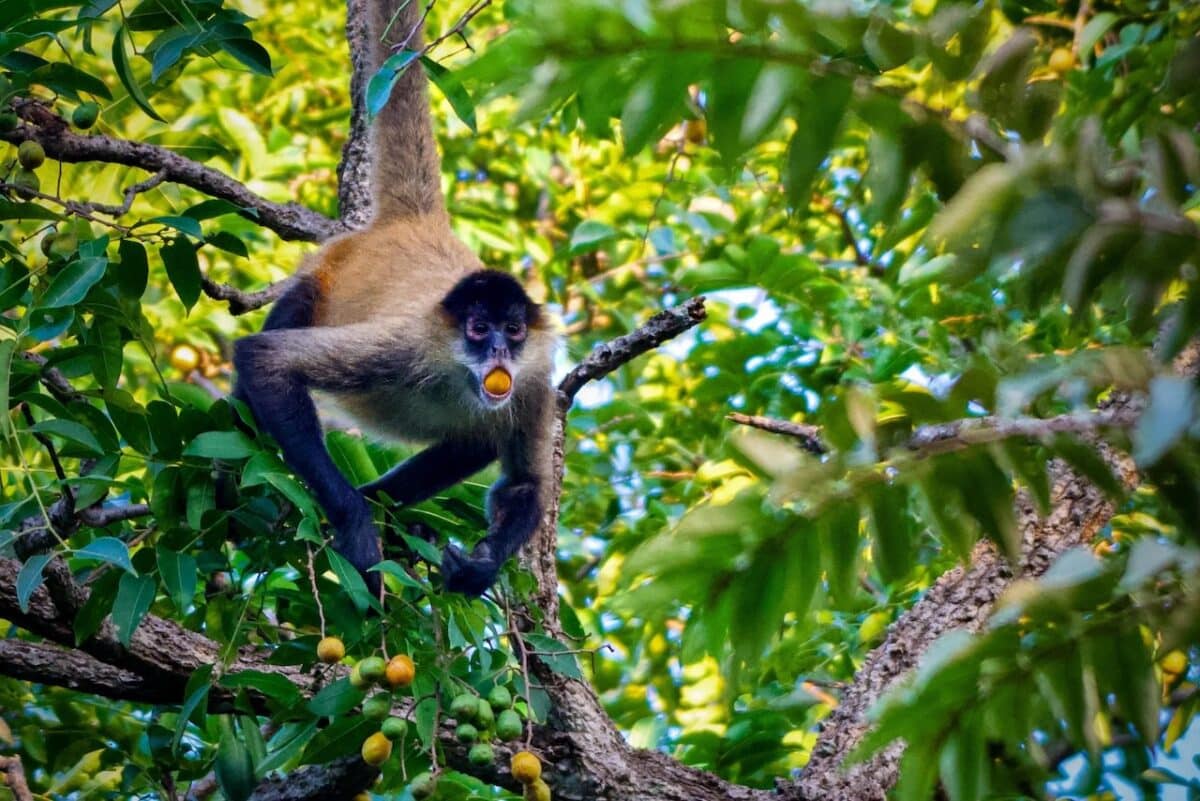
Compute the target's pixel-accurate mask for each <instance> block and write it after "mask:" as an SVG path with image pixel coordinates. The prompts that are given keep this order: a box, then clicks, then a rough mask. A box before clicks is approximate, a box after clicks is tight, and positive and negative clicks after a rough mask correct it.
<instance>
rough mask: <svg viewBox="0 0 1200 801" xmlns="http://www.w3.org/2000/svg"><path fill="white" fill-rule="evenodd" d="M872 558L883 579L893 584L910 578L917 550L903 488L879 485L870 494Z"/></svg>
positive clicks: (905, 493) (906, 492) (906, 496)
mask: <svg viewBox="0 0 1200 801" xmlns="http://www.w3.org/2000/svg"><path fill="white" fill-rule="evenodd" d="M869 505H870V512H871V528H872V532H873V534H874V538H873V539H872V544H873V547H872V551H871V553H872V556H873V558H874V560H875V566H876V567H877V568H878V569H879V575H880V577H881V578H882V579H883V580H884V581H885V582H887V583H888V584H891V583H893V582H895V581H899V580H900V579H902V578H904V577H905V576H907V575H908V571H909V570H911V569H912V564H913V557H914V555H915V552H916V548H915V547H914V546H913V530H912V525H911V523H910V521H909V519H908V515H907V514H906V510H907V508H908V491H907V489H906V488H905V487H902V486H887V485H880V486H877V487H875V488H874V489H873V490H872V491H871V494H870V502H869Z"/></svg>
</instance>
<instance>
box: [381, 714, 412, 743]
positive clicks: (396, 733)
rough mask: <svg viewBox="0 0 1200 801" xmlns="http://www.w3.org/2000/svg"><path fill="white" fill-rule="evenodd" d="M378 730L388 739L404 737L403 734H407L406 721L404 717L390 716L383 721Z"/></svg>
mask: <svg viewBox="0 0 1200 801" xmlns="http://www.w3.org/2000/svg"><path fill="white" fill-rule="evenodd" d="M379 730H380V731H381V732H383V736H384V737H386V738H388V739H389V740H402V739H404V735H406V734H408V721H407V720H405V719H404V718H399V717H395V716H392V717H390V718H388V719H387V720H385V721H384V722H383V725H382V726H380V727H379Z"/></svg>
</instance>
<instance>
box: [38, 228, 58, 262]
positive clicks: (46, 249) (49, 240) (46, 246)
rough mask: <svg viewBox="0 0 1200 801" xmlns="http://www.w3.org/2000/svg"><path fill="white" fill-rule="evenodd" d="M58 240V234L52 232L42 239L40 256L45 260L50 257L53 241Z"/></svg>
mask: <svg viewBox="0 0 1200 801" xmlns="http://www.w3.org/2000/svg"><path fill="white" fill-rule="evenodd" d="M57 238H58V234H57V233H55V232H54V231H51V232H50V233H48V234H46V235H45V236H43V237H42V243H41V247H42V255H43V256H45V257H46V258H49V257H50V251H51V250H52V249H53V248H54V240H55V239H57Z"/></svg>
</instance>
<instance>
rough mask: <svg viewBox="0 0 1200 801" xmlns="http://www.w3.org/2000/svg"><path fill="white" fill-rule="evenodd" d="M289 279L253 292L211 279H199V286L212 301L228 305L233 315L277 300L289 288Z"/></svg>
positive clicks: (259, 307)
mask: <svg viewBox="0 0 1200 801" xmlns="http://www.w3.org/2000/svg"><path fill="white" fill-rule="evenodd" d="M291 284H292V282H291V280H290V279H285V280H283V281H279V282H277V283H274V284H269V285H267V286H266V287H264V288H262V289H259V290H256V291H254V292H245V291H243V290H241V289H237V288H236V287H232V286H229V285H228V284H218V283H217V282H216V281H213V280H212V279H211V278H202V279H200V286H201V288H203V289H204V294H205V295H208V296H209V297H210V298H212V299H213V300H223V301H227V302H228V303H229V313H230V314H233V315H238V314H245V313H246V312H249V311H254V310H255V309H261V308H262V307H263V306H266V305H267V304H269V303H273V302H274V301H276V300H278V299H279V296H280V295H282V294H283V293H284V292H286V291H287V289H288V287H289V286H291Z"/></svg>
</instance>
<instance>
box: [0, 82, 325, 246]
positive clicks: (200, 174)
mask: <svg viewBox="0 0 1200 801" xmlns="http://www.w3.org/2000/svg"><path fill="white" fill-rule="evenodd" d="M21 114H22V116H23V117H25V119H26V120H32V119H33V118H34V116H35V115H34V113H33V112H32V111H30V110H29V109H28V107H27V106H25V107H22V110H21ZM38 119H39V120H40V119H41V118H38ZM0 139H3V140H4V141H7V142H10V143H12V144H14V145H19V144H21V143H22V142H25V141H30V140H32V141H35V142H39V143H40V144H41V145H42V147H43V148H44V149H45V151H46V155H47V156H49V157H50V158H52V159H56V160H58V161H63V162H67V163H69V164H77V163H80V162H105V163H108V164H124V165H125V166H127V167H137V168H139V169H143V170H147V171H150V172H153V173H155V174H156V175H157V174H159V173H161V174H162V175H163V177H162V179H161V180H159V181H158V182H159V183H161V182H162V181H171V182H172V183H177V184H182V185H184V186H188V187H191V188H192V189H195V190H197V191H199V192H203V193H204V194H206V195H210V196H212V197H216V198H221V199H222V200H228V201H229V202H230V203H233V204H234V205H236V206H238V209H239V213H240V214H241V215H242V216H243V217H246V218H248V219H250V220H253V221H254V222H257V223H258V224H259V225H262V226H264V227H266V228H270V229H271V230H272V231H274V232H275V233H277V234H279V235H280V236H281V237H283V238H284V239H298V240H302V241H307V242H320V241H322V240H325V239H328V238H329V237H331V236H333V235H334V234H336V233H338V232H340V231H341V230H342V226H341V225H340V224H339V223H338V222H337V221H335V220H331V219H329V218H328V217H326V216H324V215H322V214H319V213H318V212H315V211H313V210H312V209H309V208H306V207H304V206H301V205H299V204H298V203H275V202H273V201H270V200H267V199H266V198H264V197H262V196H261V195H258V194H255V193H254V192H251V191H250V190H249V189H247V188H246V186H245V185H244V184H242V183H241V182H239V181H236V180H234V179H233V178H230V177H229V176H228V175H226V174H225V173H223V172H220V171H218V170H214V169H213V168H211V167H207V166H205V165H203V164H201V163H199V162H196V161H192V160H191V159H189V158H186V157H184V156H181V155H179V154H178V153H175V152H173V151H171V150H168V149H167V148H165V147H160V146H158V145H151V144H146V143H145V142H134V141H131V140H128V139H118V138H115V137H111V136H106V135H104V134H91V135H88V136H80V135H78V134H75V133H72V132H71V131H69V130H63V129H57V128H53V127H47V126H44V125H41V126H37V125H20V126H18V127H17V128H16V129H15V130H13V131H9V132H7V133H4V134H0ZM142 183H143V184H144V183H145V182H142ZM126 191H127V192H128V191H129V190H126ZM80 211H82V209H80ZM96 222H100V223H103V224H105V225H113V223H110V222H108V221H102V220H96Z"/></svg>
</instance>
